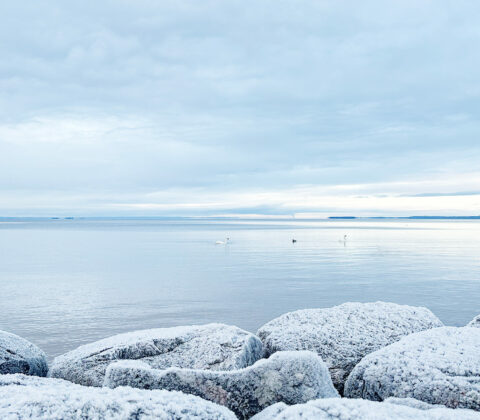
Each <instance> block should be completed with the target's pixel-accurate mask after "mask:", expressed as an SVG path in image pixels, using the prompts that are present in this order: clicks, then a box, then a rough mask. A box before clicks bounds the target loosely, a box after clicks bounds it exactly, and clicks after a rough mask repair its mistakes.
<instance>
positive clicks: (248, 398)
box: [105, 351, 338, 418]
mask: <svg viewBox="0 0 480 420" xmlns="http://www.w3.org/2000/svg"><path fill="white" fill-rule="evenodd" d="M105 386H107V387H111V388H114V387H118V386H131V387H135V388H143V389H166V390H170V391H182V392H184V393H187V394H194V395H197V396H199V397H202V398H204V399H206V400H209V401H213V402H215V403H218V404H222V405H225V406H226V407H228V408H229V409H230V410H232V411H233V412H235V414H237V415H238V416H239V417H240V418H249V417H250V416H252V415H254V414H256V413H258V412H259V411H261V410H262V409H264V408H266V407H268V406H269V405H272V404H274V403H277V402H284V403H286V404H298V403H303V402H306V401H309V400H311V399H316V398H328V397H338V393H337V391H336V390H335V388H334V387H333V384H332V381H331V378H330V375H329V372H328V368H327V367H326V365H325V363H323V361H322V360H321V359H320V357H318V356H317V355H316V354H315V353H312V352H308V351H301V352H278V353H275V354H274V355H273V356H271V357H270V358H269V359H264V360H260V361H258V362H256V363H255V364H254V365H253V366H250V367H247V368H245V369H239V370H234V371H224V372H218V371H209V370H194V369H180V368H169V369H166V370H158V369H152V368H151V367H150V366H148V365H146V364H145V363H142V362H135V361H123V362H117V363H113V364H111V365H110V366H109V367H108V369H107V372H106V375H105Z"/></svg>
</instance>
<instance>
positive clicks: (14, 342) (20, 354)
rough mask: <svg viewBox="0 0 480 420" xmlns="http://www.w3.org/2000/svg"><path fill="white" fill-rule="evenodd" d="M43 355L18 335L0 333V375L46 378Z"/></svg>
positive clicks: (46, 367) (46, 368)
mask: <svg viewBox="0 0 480 420" xmlns="http://www.w3.org/2000/svg"><path fill="white" fill-rule="evenodd" d="M47 372H48V364H47V358H46V356H45V353H44V352H43V351H42V350H40V349H39V348H38V347H37V346H35V345H34V344H32V343H30V342H29V341H27V340H25V339H23V338H21V337H19V336H18V335H15V334H11V333H7V332H5V331H0V374H6V373H24V374H26V375H36V376H46V375H47Z"/></svg>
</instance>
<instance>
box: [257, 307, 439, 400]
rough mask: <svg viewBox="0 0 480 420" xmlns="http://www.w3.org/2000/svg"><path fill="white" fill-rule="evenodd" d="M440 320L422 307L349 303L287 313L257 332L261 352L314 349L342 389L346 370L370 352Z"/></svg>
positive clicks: (266, 353) (432, 326)
mask: <svg viewBox="0 0 480 420" xmlns="http://www.w3.org/2000/svg"><path fill="white" fill-rule="evenodd" d="M442 325H443V324H442V323H441V321H440V320H439V319H438V318H437V317H436V316H435V315H433V314H432V312H430V311H429V310H428V309H426V308H420V307H413V306H405V305H397V304H395V303H385V302H375V303H355V302H349V303H344V304H343V305H339V306H334V307H333V308H325V309H304V310H300V311H295V312H289V313H286V314H284V315H282V316H280V317H278V318H276V319H274V320H273V321H270V322H268V323H267V324H265V325H264V326H263V327H261V328H260V329H259V330H258V332H257V335H258V336H259V337H260V339H261V340H262V342H263V344H264V347H265V356H268V355H270V354H272V353H275V352H276V351H285V350H311V351H315V352H316V353H317V354H318V355H319V356H320V357H321V358H322V360H324V361H325V363H326V364H327V366H328V367H329V369H330V373H331V375H332V380H333V383H334V385H335V387H336V388H337V389H338V390H339V391H340V392H342V391H343V384H344V383H345V380H346V379H347V376H348V374H349V373H350V372H351V370H352V369H353V368H354V366H355V365H356V364H357V363H358V362H359V361H360V360H361V359H362V358H363V357H364V356H366V355H367V354H368V353H371V352H372V351H375V350H378V349H380V348H382V347H385V346H387V345H389V344H391V343H393V342H395V341H398V340H399V339H400V338H402V337H403V336H405V335H408V334H411V333H414V332H418V331H422V330H426V329H429V328H434V327H440V326H442Z"/></svg>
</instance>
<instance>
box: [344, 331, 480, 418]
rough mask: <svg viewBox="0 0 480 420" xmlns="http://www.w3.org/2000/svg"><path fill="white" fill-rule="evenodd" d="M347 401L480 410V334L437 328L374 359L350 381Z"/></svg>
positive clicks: (363, 363)
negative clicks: (416, 403) (403, 402)
mask: <svg viewBox="0 0 480 420" xmlns="http://www.w3.org/2000/svg"><path fill="white" fill-rule="evenodd" d="M345 396H347V397H350V398H365V399H369V400H375V401H381V400H385V399H386V398H388V397H398V398H415V399H417V400H420V401H423V402H426V403H428V404H442V405H445V406H447V407H451V408H457V407H458V408H470V409H474V410H480V329H479V328H471V327H463V328H456V327H442V328H435V329H432V330H429V331H423V332H420V333H416V334H412V335H409V336H408V337H404V338H402V339H401V340H400V341H398V342H397V343H394V344H392V345H390V346H388V347H385V348H383V349H381V350H378V351H376V352H374V353H371V354H369V355H368V356H366V357H365V358H364V359H363V360H362V361H361V362H360V363H359V364H358V365H357V366H356V367H355V368H354V369H353V371H352V373H351V374H350V376H349V377H348V380H347V382H346V383H345Z"/></svg>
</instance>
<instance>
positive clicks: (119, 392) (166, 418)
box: [0, 374, 236, 420]
mask: <svg viewBox="0 0 480 420" xmlns="http://www.w3.org/2000/svg"><path fill="white" fill-rule="evenodd" d="M0 418H1V419H5V420H7V419H8V420H10V419H11V420H24V419H35V420H64V419H69V420H70V419H72V420H76V419H78V420H86V419H92V420H93V419H98V420H118V419H122V420H127V419H131V420H140V419H141V420H154V419H155V420H157V419H162V420H172V419H185V420H190V419H198V420H203V419H209V420H210V419H211V420H235V419H236V417H235V415H234V414H233V413H232V412H231V411H229V410H228V409H227V408H225V407H222V406H220V405H217V404H214V403H211V402H209V401H205V400H202V399H201V398H198V397H195V396H193V395H185V394H182V393H180V392H169V391H143V390H139V389H132V388H118V389H108V388H92V387H84V386H80V385H76V384H73V383H71V382H67V381H64V380H61V379H51V378H37V377H33V376H25V375H18V374H17V375H3V376H0Z"/></svg>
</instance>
